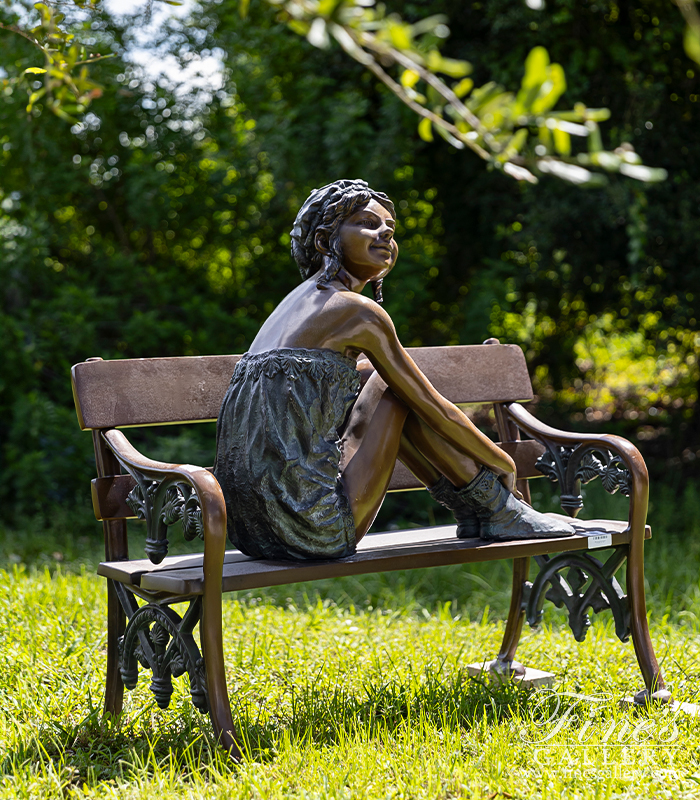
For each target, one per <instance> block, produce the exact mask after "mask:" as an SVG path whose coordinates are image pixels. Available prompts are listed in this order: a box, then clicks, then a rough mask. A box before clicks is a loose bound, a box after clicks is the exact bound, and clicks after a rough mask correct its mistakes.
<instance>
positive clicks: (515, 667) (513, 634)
mask: <svg viewBox="0 0 700 800" xmlns="http://www.w3.org/2000/svg"><path fill="white" fill-rule="evenodd" d="M529 572H530V559H529V558H516V559H513V588H512V591H511V596H510V610H509V611H508V621H507V622H506V630H505V633H504V634H503V642H502V644H501V649H500V650H499V652H498V655H497V656H496V661H495V662H494V663H493V664H492V665H491V669H492V670H493V671H496V672H498V673H500V674H502V675H506V674H507V675H510V674H511V673H512V672H513V671H515V672H516V673H518V672H521V671H522V667H521V666H520V665H519V664H517V663H516V664H514V663H513V662H514V659H515V651H516V649H517V647H518V642H519V641H520V634H521V633H522V630H523V622H524V621H525V604H524V602H523V601H524V592H525V584H526V581H527V576H528V574H529Z"/></svg>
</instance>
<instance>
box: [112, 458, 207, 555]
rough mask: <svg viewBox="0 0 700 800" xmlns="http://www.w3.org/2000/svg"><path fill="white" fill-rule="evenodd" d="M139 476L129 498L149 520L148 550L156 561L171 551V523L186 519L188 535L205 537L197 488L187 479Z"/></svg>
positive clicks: (139, 514)
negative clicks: (169, 533) (153, 479)
mask: <svg viewBox="0 0 700 800" xmlns="http://www.w3.org/2000/svg"><path fill="white" fill-rule="evenodd" d="M132 475H133V477H134V478H136V480H137V484H136V486H134V488H133V489H132V490H131V491H130V492H129V494H128V495H127V498H126V502H127V505H128V506H129V508H130V509H131V510H132V511H133V512H134V514H136V516H137V517H138V518H139V519H142V520H145V521H146V530H147V536H146V548H145V549H146V554H147V555H148V557H149V558H150V559H151V561H152V562H153V563H154V564H160V562H161V561H162V560H163V559H164V558H165V556H166V555H167V554H168V538H167V532H168V527H169V526H170V525H174V524H175V523H176V522H180V521H182V532H183V535H184V537H185V539H188V540H189V539H194V538H195V536H199V538H200V539H203V538H204V527H203V524H202V509H201V508H200V505H199V500H198V498H197V495H196V493H195V491H194V489H193V488H192V487H191V486H190V485H189V484H187V483H185V482H183V481H178V480H177V479H173V478H169V479H166V480H163V481H161V482H160V483H159V482H157V481H149V480H144V479H143V478H142V477H141V476H139V475H135V474H133V472H132Z"/></svg>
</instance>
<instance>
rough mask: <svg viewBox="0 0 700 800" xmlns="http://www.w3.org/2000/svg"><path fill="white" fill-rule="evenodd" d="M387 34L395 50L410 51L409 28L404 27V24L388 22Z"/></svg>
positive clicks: (411, 42)
mask: <svg viewBox="0 0 700 800" xmlns="http://www.w3.org/2000/svg"><path fill="white" fill-rule="evenodd" d="M387 33H388V34H389V39H390V40H391V43H392V44H393V45H394V47H395V48H396V49H397V50H410V49H411V45H412V44H413V39H412V36H411V26H410V25H406V24H405V23H404V22H400V23H399V22H395V21H394V20H389V21H388V24H387Z"/></svg>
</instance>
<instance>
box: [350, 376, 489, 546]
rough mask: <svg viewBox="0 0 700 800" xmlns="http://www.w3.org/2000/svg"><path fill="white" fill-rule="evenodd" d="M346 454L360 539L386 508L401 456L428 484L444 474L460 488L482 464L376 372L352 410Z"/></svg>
mask: <svg viewBox="0 0 700 800" xmlns="http://www.w3.org/2000/svg"><path fill="white" fill-rule="evenodd" d="M342 453H343V454H342V458H341V462H340V477H341V481H342V483H343V488H344V490H345V494H346V497H347V498H348V500H349V502H350V508H351V509H352V512H353V516H354V518H355V529H356V532H357V539H358V540H359V539H361V538H362V537H363V536H364V535H365V533H367V531H368V530H369V527H370V525H371V524H372V522H373V521H374V518H375V516H376V515H377V512H378V511H379V508H380V507H381V504H382V501H383V500H384V496H385V495H386V490H387V488H388V486H389V481H390V480H391V475H392V473H393V471H394V463H395V461H396V458H397V457H398V458H400V459H401V461H403V463H404V464H405V465H406V466H407V467H408V468H409V469H410V470H411V472H413V474H414V475H415V476H416V477H417V478H418V480H420V481H422V482H423V483H424V484H425V485H426V486H428V487H431V486H434V485H435V484H436V483H437V481H438V480H439V479H440V476H441V475H445V476H446V477H447V479H448V480H449V481H451V482H452V483H453V484H454V485H455V486H465V485H466V484H467V483H469V481H471V480H472V478H474V477H475V476H476V474H477V473H478V472H479V469H480V467H481V465H480V464H477V463H476V462H475V461H474V460H473V459H471V458H469V456H466V455H464V454H463V453H461V452H460V451H458V450H456V449H455V448H454V447H452V445H450V444H449V442H447V441H446V440H445V439H443V438H442V437H441V436H440V435H439V434H436V433H435V432H434V431H433V430H432V429H431V428H429V427H428V426H427V425H425V424H424V423H423V422H422V421H421V420H420V419H419V418H418V417H417V415H416V414H415V413H413V412H410V411H409V409H408V408H407V407H406V405H405V404H404V403H403V402H402V401H401V400H399V399H398V397H396V395H395V394H394V393H393V392H392V391H391V390H390V389H389V388H387V386H386V384H385V383H384V381H383V380H382V379H381V378H380V377H379V375H377V374H376V373H375V374H373V375H372V376H371V377H370V379H369V380H368V381H367V384H366V385H365V386H364V388H363V389H362V391H361V392H360V396H359V398H358V400H357V402H356V403H355V406H354V408H353V410H352V413H351V414H350V419H349V420H348V424H347V425H346V428H345V432H344V434H343V438H342Z"/></svg>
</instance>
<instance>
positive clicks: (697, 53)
mask: <svg viewBox="0 0 700 800" xmlns="http://www.w3.org/2000/svg"><path fill="white" fill-rule="evenodd" d="M683 47H684V48H685V52H686V53H687V54H688V57H689V58H692V59H693V61H695V62H696V63H698V64H700V33H698V31H697V30H695V28H691V27H690V25H688V26H687V27H686V29H685V33H684V34H683Z"/></svg>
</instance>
